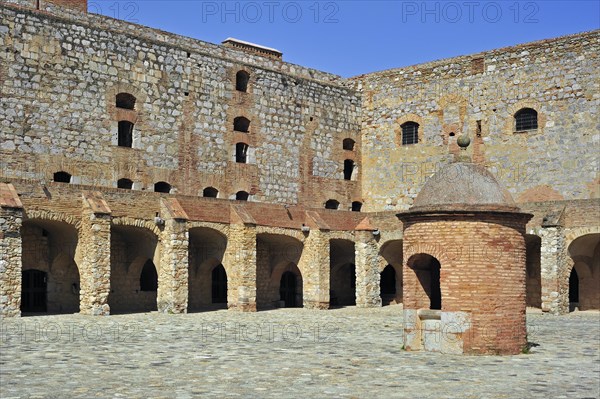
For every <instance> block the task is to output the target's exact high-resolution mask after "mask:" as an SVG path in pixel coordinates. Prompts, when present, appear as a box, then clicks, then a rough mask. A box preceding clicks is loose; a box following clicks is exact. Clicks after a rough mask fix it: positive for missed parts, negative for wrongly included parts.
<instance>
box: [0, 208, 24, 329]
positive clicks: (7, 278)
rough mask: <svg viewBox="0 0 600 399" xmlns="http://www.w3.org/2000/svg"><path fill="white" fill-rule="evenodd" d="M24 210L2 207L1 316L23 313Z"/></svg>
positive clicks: (0, 227)
mask: <svg viewBox="0 0 600 399" xmlns="http://www.w3.org/2000/svg"><path fill="white" fill-rule="evenodd" d="M22 224H23V210H22V209H20V208H12V207H11V208H9V207H4V205H3V206H2V207H0V318H3V317H18V316H20V315H21V269H22V267H21V252H22V243H21V232H20V230H21V225H22Z"/></svg>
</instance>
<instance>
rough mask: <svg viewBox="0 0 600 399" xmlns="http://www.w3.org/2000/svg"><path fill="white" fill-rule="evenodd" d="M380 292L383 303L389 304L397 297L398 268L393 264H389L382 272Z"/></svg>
mask: <svg viewBox="0 0 600 399" xmlns="http://www.w3.org/2000/svg"><path fill="white" fill-rule="evenodd" d="M380 281H381V282H380V285H379V294H380V296H381V303H382V304H383V305H389V304H390V302H391V301H392V300H394V298H396V270H395V269H394V267H393V266H392V265H387V266H386V267H385V269H383V271H382V272H381V280H380Z"/></svg>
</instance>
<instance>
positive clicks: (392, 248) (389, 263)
mask: <svg viewBox="0 0 600 399" xmlns="http://www.w3.org/2000/svg"><path fill="white" fill-rule="evenodd" d="M402 247H403V240H401V239H397V240H388V241H386V242H385V243H383V245H381V248H380V249H379V273H380V279H379V283H380V296H381V302H382V304H383V305H389V304H392V303H401V302H402V284H403V283H402V259H403V255H402V251H403V248H402ZM389 267H391V268H392V269H393V271H394V274H393V278H394V283H395V284H394V290H393V291H394V293H393V294H392V293H391V291H392V290H391V289H390V290H388V289H387V288H388V287H387V285H391V282H388V281H387V279H388V278H390V276H391V273H389V269H388V272H386V273H385V274H384V271H385V269H387V268H389ZM384 278H385V280H384ZM384 285H385V286H386V287H385V288H386V289H385V290H384V289H383V288H384ZM384 291H385V292H384Z"/></svg>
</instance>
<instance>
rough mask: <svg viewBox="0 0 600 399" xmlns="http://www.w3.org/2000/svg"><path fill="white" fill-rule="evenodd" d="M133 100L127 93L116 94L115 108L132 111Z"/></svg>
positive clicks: (133, 97) (133, 106)
mask: <svg viewBox="0 0 600 399" xmlns="http://www.w3.org/2000/svg"><path fill="white" fill-rule="evenodd" d="M135 100H136V99H135V96H133V95H131V94H129V93H119V94H117V108H123V109H134V108H135Z"/></svg>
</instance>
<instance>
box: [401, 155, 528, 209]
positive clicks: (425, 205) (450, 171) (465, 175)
mask: <svg viewBox="0 0 600 399" xmlns="http://www.w3.org/2000/svg"><path fill="white" fill-rule="evenodd" d="M410 210H411V211H436V210H440V211H442V210H489V211H516V210H518V207H517V206H516V204H515V202H514V200H513V198H512V196H511V195H510V193H509V192H508V191H507V190H506V189H504V188H503V187H502V186H501V185H500V183H498V181H497V180H496V178H495V177H494V176H493V175H492V174H491V173H490V172H489V171H488V170H487V169H486V168H485V167H483V166H482V165H478V164H474V163H471V162H455V163H451V164H448V165H446V166H445V167H444V168H442V169H441V170H439V171H438V172H437V173H435V174H434V175H433V176H431V177H430V178H429V179H427V181H426V182H425V184H424V185H423V188H421V191H420V192H419V195H417V198H415V201H414V204H413V206H412V207H411V208H410Z"/></svg>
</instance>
